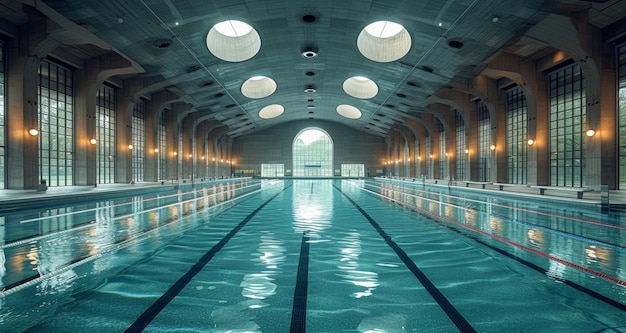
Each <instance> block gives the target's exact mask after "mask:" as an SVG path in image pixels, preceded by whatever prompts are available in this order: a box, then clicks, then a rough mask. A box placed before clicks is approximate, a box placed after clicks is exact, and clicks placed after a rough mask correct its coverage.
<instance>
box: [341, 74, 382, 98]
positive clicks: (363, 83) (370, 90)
mask: <svg viewBox="0 0 626 333" xmlns="http://www.w3.org/2000/svg"><path fill="white" fill-rule="evenodd" d="M343 91H345V92H346V94H348V95H350V96H352V97H355V98H362V99H368V98H372V97H374V96H376V94H378V86H377V85H376V83H375V82H374V81H372V80H370V79H368V78H366V77H364V76H353V77H351V78H348V79H347V80H345V81H343Z"/></svg>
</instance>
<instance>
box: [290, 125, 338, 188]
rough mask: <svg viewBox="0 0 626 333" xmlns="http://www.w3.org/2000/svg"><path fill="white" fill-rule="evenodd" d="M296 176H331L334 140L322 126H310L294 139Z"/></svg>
mask: <svg viewBox="0 0 626 333" xmlns="http://www.w3.org/2000/svg"><path fill="white" fill-rule="evenodd" d="M292 152H293V176H294V177H331V176H332V175H333V140H332V139H331V138H330V135H328V133H326V131H324V130H323V129H321V128H317V127H308V128H305V129H303V130H302V131H300V133H298V135H296V137H295V139H294V140H293V150H292Z"/></svg>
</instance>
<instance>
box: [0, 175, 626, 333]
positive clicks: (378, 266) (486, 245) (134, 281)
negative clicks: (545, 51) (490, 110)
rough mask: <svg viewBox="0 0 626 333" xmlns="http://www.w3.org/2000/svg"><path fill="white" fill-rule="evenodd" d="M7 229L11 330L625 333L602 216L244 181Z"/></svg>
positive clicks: (77, 208)
mask: <svg viewBox="0 0 626 333" xmlns="http://www.w3.org/2000/svg"><path fill="white" fill-rule="evenodd" d="M0 221H2V226H0V236H2V239H1V240H0V244H2V245H0V263H1V265H0V277H1V278H2V279H1V289H2V294H1V296H0V331H1V332H87V331H91V332H142V331H143V332H272V333H273V332H368V333H381V332H388V333H392V332H393V333H395V332H626V283H625V280H626V248H625V244H626V223H625V222H624V218H622V216H621V215H620V213H602V212H600V211H599V210H598V209H597V208H595V207H593V206H589V207H578V206H576V207H575V206H571V205H564V204H555V203H552V204H551V203H549V202H548V200H543V201H533V200H527V199H522V200H520V199H517V200H516V199H514V198H507V197H504V196H502V195H499V196H497V197H496V196H488V195H482V194H479V191H473V192H472V191H463V190H460V189H459V190H456V191H453V190H449V189H448V188H446V187H443V186H439V187H435V186H424V185H421V184H414V183H408V182H399V181H398V182H392V181H389V180H384V179H368V180H331V179H318V180H313V179H294V180H253V179H245V180H239V181H226V180H225V181H219V182H214V183H207V184H206V185H203V186H193V187H192V186H188V187H185V188H183V187H180V188H177V189H171V190H170V191H159V192H158V193H151V194H150V193H147V194H143V195H132V196H126V197H119V198H116V199H110V200H104V201H97V202H84V203H80V204H76V205H67V206H63V207H54V208H40V209H37V210H27V211H23V212H10V213H6V214H5V215H3V216H2V219H1V220H0Z"/></svg>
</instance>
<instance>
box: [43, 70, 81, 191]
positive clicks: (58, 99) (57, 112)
mask: <svg viewBox="0 0 626 333" xmlns="http://www.w3.org/2000/svg"><path fill="white" fill-rule="evenodd" d="M73 85H74V81H73V79H72V71H71V70H69V69H67V68H64V67H61V66H59V65H57V64H55V63H52V62H50V61H47V60H44V61H43V62H42V63H41V66H40V67H39V94H38V95H39V169H40V170H39V174H40V175H41V178H42V179H45V180H46V181H47V182H48V185H50V186H67V185H72V184H73V171H74V169H73V164H72V157H73V154H74V127H73V124H74V99H73V91H74V86H73Z"/></svg>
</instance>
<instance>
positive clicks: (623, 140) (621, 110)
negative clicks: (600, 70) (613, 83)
mask: <svg viewBox="0 0 626 333" xmlns="http://www.w3.org/2000/svg"><path fill="white" fill-rule="evenodd" d="M617 61H618V73H617V76H618V79H617V81H618V82H617V99H618V100H617V103H618V109H617V143H616V144H617V147H618V157H617V158H618V181H617V186H618V189H620V190H623V189H626V44H623V45H621V46H620V47H618V48H617Z"/></svg>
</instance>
